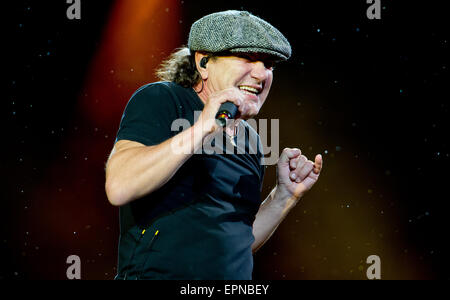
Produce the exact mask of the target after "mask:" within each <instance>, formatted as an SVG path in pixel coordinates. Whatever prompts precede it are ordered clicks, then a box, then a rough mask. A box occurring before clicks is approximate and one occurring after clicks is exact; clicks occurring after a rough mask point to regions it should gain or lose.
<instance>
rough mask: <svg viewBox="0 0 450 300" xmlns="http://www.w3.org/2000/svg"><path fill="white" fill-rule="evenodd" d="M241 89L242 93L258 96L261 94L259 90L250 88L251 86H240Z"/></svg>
mask: <svg viewBox="0 0 450 300" xmlns="http://www.w3.org/2000/svg"><path fill="white" fill-rule="evenodd" d="M239 89H240V90H242V91H246V92H250V93H252V94H258V93H259V91H258V90H257V89H255V88H252V87H249V86H240V87H239Z"/></svg>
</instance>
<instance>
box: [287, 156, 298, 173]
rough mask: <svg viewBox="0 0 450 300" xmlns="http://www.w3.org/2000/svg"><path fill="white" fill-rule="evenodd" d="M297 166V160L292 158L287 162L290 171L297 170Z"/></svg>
mask: <svg viewBox="0 0 450 300" xmlns="http://www.w3.org/2000/svg"><path fill="white" fill-rule="evenodd" d="M297 165H298V158H294V159H291V160H290V161H289V167H290V168H291V170H295V169H297Z"/></svg>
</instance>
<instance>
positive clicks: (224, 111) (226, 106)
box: [216, 102, 239, 127]
mask: <svg viewBox="0 0 450 300" xmlns="http://www.w3.org/2000/svg"><path fill="white" fill-rule="evenodd" d="M238 111H239V109H238V107H237V106H236V105H235V104H234V103H233V102H225V103H223V104H222V105H221V106H220V107H219V110H218V111H217V114H216V122H217V124H219V125H220V126H222V127H225V126H226V125H227V120H230V119H234V117H236V115H237V112H238Z"/></svg>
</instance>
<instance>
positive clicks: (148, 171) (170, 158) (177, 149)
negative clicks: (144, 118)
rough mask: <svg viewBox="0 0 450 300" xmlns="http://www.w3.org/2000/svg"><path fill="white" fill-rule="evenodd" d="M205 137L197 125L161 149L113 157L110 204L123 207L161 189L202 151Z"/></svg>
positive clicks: (125, 152) (108, 173) (108, 178)
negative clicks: (193, 156) (196, 152)
mask: <svg viewBox="0 0 450 300" xmlns="http://www.w3.org/2000/svg"><path fill="white" fill-rule="evenodd" d="M206 134H207V133H205V132H204V131H203V130H202V128H201V126H196V125H194V126H192V127H191V128H189V129H188V130H185V131H183V132H181V133H179V134H178V135H176V136H174V137H173V138H171V139H169V140H167V141H165V142H164V143H162V144H160V145H157V146H151V147H133V148H130V149H126V150H123V151H121V152H119V153H116V154H112V155H111V158H110V159H109V161H108V163H107V167H106V192H107V195H108V199H109V201H110V202H111V204H113V205H115V206H122V205H125V204H127V203H129V202H131V201H134V200H136V199H139V198H141V197H143V196H145V195H147V194H150V193H152V192H153V191H155V190H157V189H159V188H160V187H162V186H163V185H164V184H166V183H167V182H168V181H169V180H170V179H171V178H172V177H173V176H174V174H175V173H176V172H177V171H178V169H179V168H180V167H181V166H182V165H183V164H184V163H185V162H186V161H187V160H188V159H189V158H190V157H191V156H192V155H193V153H195V151H196V150H197V149H199V148H200V147H201V145H202V141H203V138H204V136H205V135H206Z"/></svg>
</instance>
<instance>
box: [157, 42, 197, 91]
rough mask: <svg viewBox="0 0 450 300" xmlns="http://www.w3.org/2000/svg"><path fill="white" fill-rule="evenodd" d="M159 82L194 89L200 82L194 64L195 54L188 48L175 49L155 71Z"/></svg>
mask: <svg viewBox="0 0 450 300" xmlns="http://www.w3.org/2000/svg"><path fill="white" fill-rule="evenodd" d="M156 76H157V77H158V79H159V80H161V81H171V82H175V83H177V84H179V85H181V86H183V87H186V88H188V87H194V86H195V85H196V84H197V83H199V82H200V81H201V80H202V77H201V75H200V72H199V71H198V70H197V66H196V64H195V52H191V50H189V48H186V47H182V48H178V49H176V50H175V51H174V52H173V53H172V54H171V55H170V56H169V57H168V58H167V59H166V60H164V61H163V62H162V63H161V65H160V66H159V67H158V69H157V70H156Z"/></svg>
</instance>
